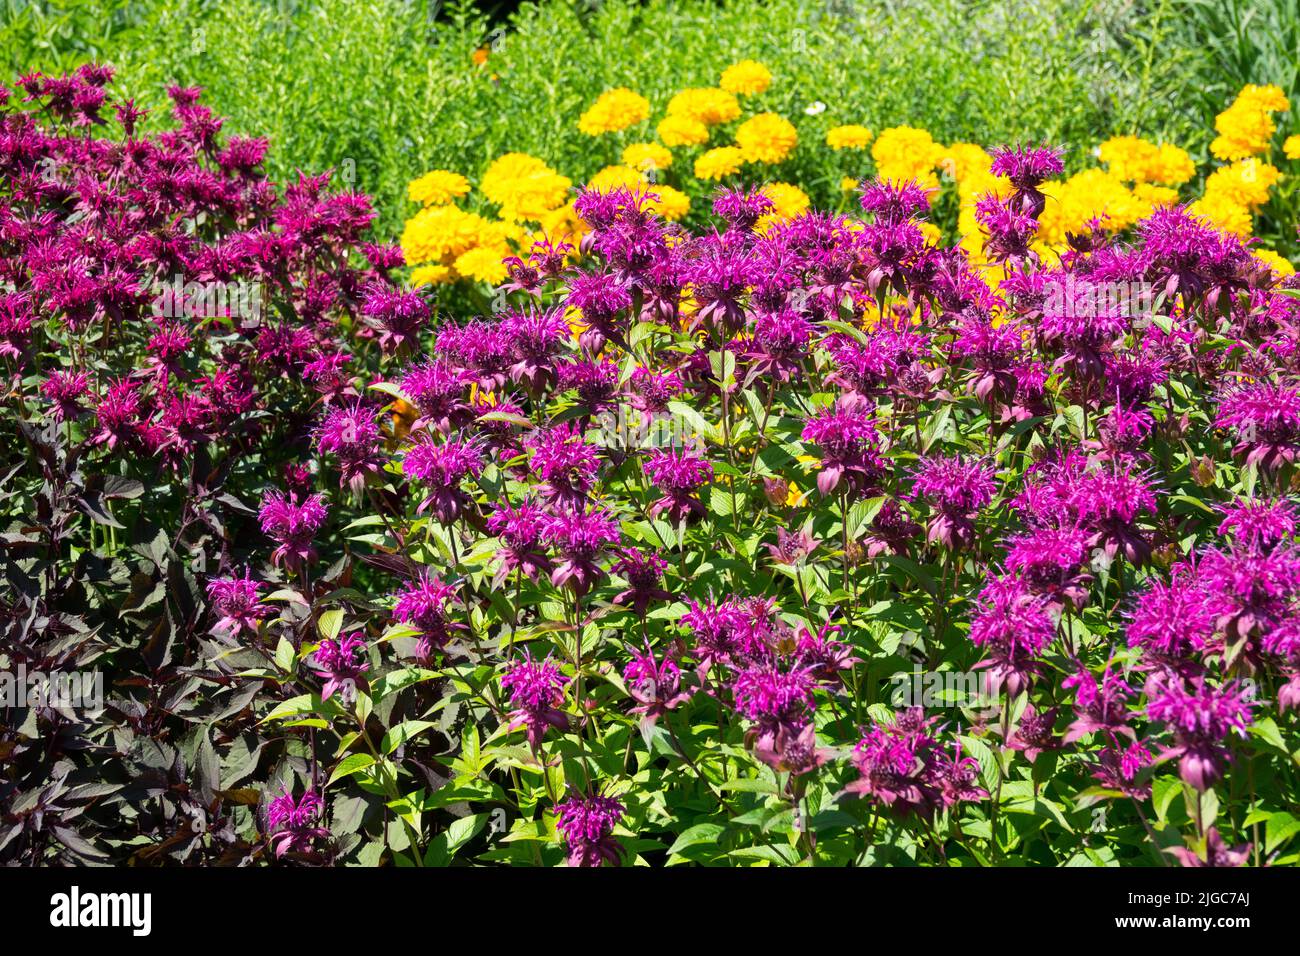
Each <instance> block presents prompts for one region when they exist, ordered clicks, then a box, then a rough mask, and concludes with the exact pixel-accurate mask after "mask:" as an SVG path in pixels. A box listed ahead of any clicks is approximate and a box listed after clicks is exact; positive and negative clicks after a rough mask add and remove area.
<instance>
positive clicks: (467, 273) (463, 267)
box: [453, 246, 509, 285]
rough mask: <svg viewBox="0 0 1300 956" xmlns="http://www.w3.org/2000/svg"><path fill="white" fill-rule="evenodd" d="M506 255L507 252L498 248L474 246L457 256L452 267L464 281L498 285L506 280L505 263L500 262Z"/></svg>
mask: <svg viewBox="0 0 1300 956" xmlns="http://www.w3.org/2000/svg"><path fill="white" fill-rule="evenodd" d="M507 255H509V251H508V250H502V248H501V247H500V246H475V247H474V248H473V249H470V250H468V251H467V252H465V253H462V254H461V255H459V256H457V257H456V262H455V263H454V266H453V267H454V268H455V270H456V272H457V274H458V275H461V276H463V277H464V278H466V279H472V280H474V281H475V282H486V283H487V284H488V285H498V284H500V283H501V282H504V281H505V278H506V274H507V273H506V267H505V263H503V262H502V261H501V260H502V259H503V258H504V257H505V256H507Z"/></svg>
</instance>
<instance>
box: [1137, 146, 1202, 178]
mask: <svg viewBox="0 0 1300 956" xmlns="http://www.w3.org/2000/svg"><path fill="white" fill-rule="evenodd" d="M1195 175H1196V164H1195V163H1194V162H1192V157H1191V156H1190V155H1189V154H1188V152H1187V150H1185V149H1183V148H1182V147H1181V146H1175V145H1173V144H1172V143H1161V144H1160V148H1159V150H1158V151H1157V155H1156V158H1155V161H1154V162H1153V163H1152V164H1151V166H1150V167H1149V168H1148V169H1147V179H1149V180H1150V181H1151V182H1153V183H1164V184H1165V185H1166V186H1181V185H1182V184H1183V183H1185V182H1187V181H1188V180H1190V179H1191V178H1192V177H1193V176H1195Z"/></svg>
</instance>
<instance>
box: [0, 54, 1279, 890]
mask: <svg viewBox="0 0 1300 956" xmlns="http://www.w3.org/2000/svg"><path fill="white" fill-rule="evenodd" d="M771 79H772V77H771V73H770V71H769V70H768V69H767V68H766V67H765V66H763V65H762V64H760V63H758V62H756V61H752V60H746V61H740V62H737V63H736V64H734V65H733V66H732V67H731V68H729V69H727V70H726V71H725V72H723V73H721V75H720V76H719V79H718V83H719V85H718V87H716V88H713V87H708V88H705V87H698V88H688V89H685V90H682V91H681V92H680V93H678V94H677V95H676V96H675V97H674V98H673V99H672V101H671V102H670V103H669V104H668V106H667V108H666V110H665V112H664V114H663V115H662V116H652V110H651V107H650V104H649V101H648V100H647V99H645V98H644V97H642V96H640V95H639V94H637V93H636V92H635V91H633V90H631V89H630V88H620V87H613V88H611V89H610V90H609V91H607V92H605V93H603V94H601V95H600V96H599V97H598V98H597V99H595V100H594V101H593V102H591V103H589V104H587V105H586V107H585V108H584V111H583V112H582V113H580V114H579V116H577V117H575V118H574V119H573V122H575V123H577V124H578V127H579V129H580V130H581V132H582V133H583V135H589V136H592V137H595V138H597V141H600V138H602V137H609V136H614V135H621V131H622V130H624V129H627V128H629V127H633V126H636V125H637V124H642V125H645V124H650V123H653V124H654V129H655V134H654V138H650V137H645V138H638V139H636V140H634V141H629V142H627V143H624V144H622V148H621V151H620V160H621V162H620V163H619V164H616V165H612V166H610V167H608V168H607V169H606V170H604V171H602V172H600V173H597V174H596V175H595V176H594V177H591V178H590V180H589V181H588V182H587V183H585V184H583V185H582V186H581V187H576V184H575V182H574V180H573V179H572V178H570V177H569V176H567V175H566V174H565V173H564V171H563V170H562V169H559V168H558V167H552V166H551V165H549V164H548V162H547V161H546V160H545V159H543V158H537V157H533V156H530V155H526V154H522V153H507V154H504V155H502V156H500V157H497V158H496V159H495V160H494V161H493V162H491V164H490V165H489V166H488V167H487V168H486V169H485V170H484V171H483V172H482V174H481V175H480V176H478V178H477V181H476V182H473V183H471V181H470V180H469V179H468V178H466V177H465V176H463V175H461V174H460V173H457V172H454V171H451V170H441V169H439V170H433V171H431V172H429V173H428V174H426V175H424V176H422V177H420V178H418V179H416V180H415V181H414V182H412V184H411V186H410V198H411V200H412V201H413V202H415V203H416V204H418V206H419V209H418V211H417V212H415V213H414V215H413V216H412V218H411V219H410V221H409V222H408V223H407V225H406V229H405V231H404V233H403V234H402V237H401V240H400V245H389V244H384V243H383V242H382V241H381V237H376V236H374V235H372V233H371V228H370V227H371V225H372V221H373V218H374V212H373V209H372V207H371V204H370V201H369V200H368V199H367V197H365V196H364V195H361V194H358V193H355V192H352V191H349V190H347V189H343V190H337V191H336V190H334V189H333V188H332V187H331V183H330V176H328V175H326V174H321V175H310V174H307V173H302V174H300V175H299V176H298V177H297V178H296V179H295V180H293V181H292V182H290V183H288V184H285V185H283V186H281V185H277V184H275V183H272V182H271V181H269V180H268V179H267V178H266V176H265V174H264V172H263V165H264V157H265V154H266V150H267V148H268V144H267V142H266V141H265V140H262V139H258V138H250V137H243V136H225V135H224V134H223V133H222V121H221V119H220V118H219V117H217V116H216V115H214V114H213V113H212V112H211V111H210V110H209V109H208V108H206V107H205V106H204V105H203V103H202V100H201V96H200V92H199V91H198V90H196V89H193V88H182V87H175V88H173V89H171V90H170V91H169V96H170V99H171V102H172V120H173V122H172V125H171V127H170V128H168V129H166V130H165V131H162V132H156V133H155V132H149V133H145V132H142V131H141V129H140V128H139V123H140V120H141V116H140V113H139V110H138V109H137V108H136V107H135V105H134V104H133V102H132V101H131V100H129V99H125V98H121V97H114V96H113V95H112V92H111V91H112V71H111V70H109V69H108V68H104V67H95V66H87V67H83V68H81V69H79V70H77V71H76V72H75V73H72V74H68V75H63V76H45V75H41V74H32V75H27V76H24V77H22V78H20V79H19V80H18V81H17V82H16V83H15V84H13V86H12V87H11V88H9V89H8V90H6V94H7V95H6V96H5V97H4V98H3V104H2V105H0V110H2V112H0V167H3V170H4V177H5V193H4V204H3V206H0V244H3V263H4V270H5V275H4V282H5V289H4V292H3V295H0V353H2V354H3V361H4V363H5V372H6V404H5V410H6V411H5V414H6V427H5V428H4V430H3V432H2V433H0V435H2V437H0V442H2V444H0V449H3V474H4V475H5V476H6V478H5V481H4V485H3V491H0V503H2V507H3V508H4V513H5V517H6V520H5V528H4V531H3V533H2V535H0V547H2V548H3V552H2V553H3V554H4V558H5V560H4V562H3V564H4V577H5V581H6V591H5V593H4V594H3V596H0V626H3V628H4V633H5V638H6V639H5V643H4V646H3V649H2V650H0V654H3V656H4V658H5V661H6V664H7V667H8V668H10V669H17V668H19V667H21V668H22V669H23V671H24V672H25V673H32V674H35V673H42V674H47V675H48V674H54V673H64V672H71V673H76V674H93V675H98V676H99V677H100V678H102V688H101V689H102V693H101V694H100V695H99V696H98V697H96V696H95V695H94V694H88V695H86V699H78V700H67V699H63V698H61V697H59V696H58V695H53V696H51V695H49V694H45V693H42V694H36V695H34V696H31V695H29V696H28V697H27V698H25V699H18V698H13V699H12V703H11V704H10V705H9V706H8V707H7V708H6V709H5V710H4V713H5V715H6V718H5V721H4V722H3V723H0V754H3V762H4V768H5V773H4V776H3V778H0V798H2V799H3V806H2V807H0V859H3V860H4V861H6V862H17V863H26V864H36V863H76V862H83V863H84V862H93V863H102V862H111V863H117V864H125V863H130V864H134V865H152V864H160V863H167V862H170V863H195V864H224V865H244V864H250V863H260V864H268V865H274V866H327V865H338V866H341V865H392V866H408V867H433V866H446V865H452V864H467V863H473V864H502V863H507V864H516V865H526V866H552V865H562V864H564V865H569V866H602V865H603V866H637V865H676V864H687V863H697V864H709V865H735V866H771V865H775V866H786V865H790V866H793V865H800V864H816V865H903V864H905V865H931V866H995V865H1042V866H1064V865H1097V866H1113V865H1135V866H1163V865H1179V864H1181V865H1184V866H1201V865H1240V864H1252V865H1294V863H1295V862H1296V856H1297V844H1296V842H1295V839H1294V837H1295V834H1296V832H1297V830H1300V823H1298V822H1297V819H1296V817H1295V816H1294V815H1293V812H1292V811H1293V809H1294V807H1295V806H1296V801H1297V791H1296V787H1297V782H1296V774H1295V765H1296V759H1295V758H1296V755H1297V754H1300V733H1298V731H1297V723H1296V722H1297V716H1296V712H1295V711H1296V707H1297V704H1300V630H1298V629H1297V628H1298V622H1300V617H1298V614H1300V551H1297V549H1296V545H1295V533H1296V526H1297V520H1298V518H1297V511H1296V506H1295V504H1294V501H1293V491H1294V487H1295V475H1296V456H1297V452H1298V451H1300V383H1298V381H1297V375H1296V373H1297V361H1298V359H1297V355H1298V354H1300V353H1298V352H1297V345H1298V343H1297V318H1300V316H1298V315H1297V310H1298V309H1300V303H1298V302H1297V298H1298V296H1300V292H1298V290H1300V282H1297V281H1296V280H1295V279H1294V277H1293V276H1292V275H1291V273H1292V271H1293V270H1292V269H1291V267H1290V265H1289V263H1287V261H1286V260H1285V259H1283V258H1282V257H1281V256H1280V255H1278V254H1276V253H1271V252H1269V251H1268V250H1265V249H1262V248H1261V247H1260V246H1259V244H1257V243H1256V242H1255V241H1254V240H1252V238H1251V230H1252V228H1253V219H1252V216H1253V214H1254V213H1255V212H1256V211H1257V210H1258V209H1259V208H1260V207H1262V206H1263V205H1264V203H1265V202H1266V201H1267V200H1268V198H1269V195H1270V190H1271V189H1273V188H1274V187H1275V186H1277V185H1278V183H1279V182H1280V177H1281V171H1280V170H1279V169H1278V168H1277V167H1276V166H1274V165H1272V163H1271V162H1269V160H1270V159H1272V158H1273V157H1272V154H1271V153H1270V151H1271V150H1272V149H1273V146H1274V140H1275V139H1282V140H1283V144H1282V145H1281V146H1280V147H1279V149H1280V151H1281V153H1282V155H1284V156H1288V157H1289V156H1291V154H1293V153H1295V152H1296V150H1294V149H1293V148H1292V147H1293V146H1294V145H1295V144H1294V143H1293V142H1292V141H1291V140H1289V139H1285V137H1284V134H1283V133H1279V131H1278V129H1277V126H1276V123H1275V120H1274V116H1275V114H1278V113H1280V112H1282V111H1284V110H1286V109H1287V108H1288V104H1287V103H1286V101H1285V96H1284V95H1283V93H1282V91H1280V90H1277V89H1276V88H1271V87H1263V86H1260V87H1247V88H1246V89H1244V90H1242V92H1241V94H1240V96H1238V97H1237V98H1236V100H1235V101H1234V102H1233V103H1231V104H1228V105H1227V108H1226V110H1225V112H1224V113H1223V114H1221V115H1220V116H1219V118H1218V122H1217V123H1216V130H1217V133H1218V138H1217V139H1216V140H1215V141H1214V145H1213V146H1212V152H1213V155H1214V156H1215V157H1217V159H1218V160H1219V161H1220V163H1221V165H1220V166H1218V167H1217V168H1216V169H1215V171H1213V172H1212V173H1210V174H1209V176H1208V177H1207V178H1206V180H1205V183H1204V187H1203V188H1202V189H1200V190H1199V195H1195V196H1193V195H1184V194H1182V193H1180V192H1179V188H1180V187H1182V186H1184V185H1185V184H1187V183H1190V182H1191V181H1192V180H1193V178H1194V175H1195V172H1196V170H1195V164H1194V163H1193V161H1192V159H1191V157H1190V154H1188V153H1187V152H1185V151H1183V150H1181V149H1179V148H1178V147H1176V146H1173V145H1171V144H1160V143H1153V142H1147V141H1144V140H1139V139H1137V138H1134V137H1123V136H1119V137H1112V138H1108V139H1105V140H1104V141H1102V142H1101V145H1100V147H1099V157H1098V160H1099V162H1100V164H1101V166H1100V167H1097V168H1089V169H1085V170H1081V171H1079V172H1076V173H1075V174H1073V175H1072V176H1069V177H1066V176H1065V175H1064V166H1063V163H1062V151H1061V150H1060V149H1058V148H1054V147H1051V146H1041V145H1026V144H1009V145H1000V144H988V146H987V147H985V146H977V145H973V144H968V143H965V144H964V143H957V144H952V145H950V146H943V145H942V144H939V143H937V142H935V141H934V139H933V138H932V137H931V136H930V134H928V133H926V132H925V131H923V130H921V129H918V128H913V127H905V126H895V127H888V128H885V129H883V130H881V131H880V132H878V133H873V131H871V130H868V129H866V128H865V127H860V126H857V125H845V124H838V125H835V126H833V127H828V128H827V129H825V130H824V131H822V132H821V134H820V137H819V139H818V140H817V141H816V143H815V144H813V143H812V142H810V141H809V140H808V139H807V137H806V135H805V129H804V128H802V127H801V126H800V125H798V124H796V123H794V122H792V121H791V120H790V119H789V118H786V117H783V116H781V115H779V114H777V113H775V112H773V111H768V110H761V111H747V110H746V109H745V107H744V105H743V104H744V100H745V98H746V97H748V96H754V95H758V94H760V93H762V91H763V89H764V88H765V86H766V84H767V83H769V82H770V81H771ZM701 131H702V132H701ZM719 131H722V132H724V133H725V135H721V134H720V132H719ZM810 148H817V149H826V150H831V151H833V152H834V153H835V156H836V159H835V161H836V162H838V163H842V164H843V170H842V172H843V174H844V175H845V176H847V177H849V178H852V179H853V183H852V187H851V188H848V185H847V184H846V188H844V189H843V190H842V192H843V193H844V196H845V201H844V202H843V203H842V204H841V205H840V207H839V208H838V209H835V210H823V209H817V208H815V206H814V204H813V203H812V202H811V200H810V199H809V198H808V196H807V194H806V193H805V192H804V191H803V190H802V188H801V186H800V185H799V184H798V183H790V182H780V181H776V182H769V181H768V180H769V179H770V178H771V177H769V176H768V175H767V173H768V172H769V171H770V168H772V167H776V166H778V165H779V164H780V163H781V162H783V161H784V160H785V159H786V158H787V157H788V156H789V155H790V153H791V152H792V151H793V150H796V149H810ZM868 155H870V156H871V158H872V163H873V164H874V171H873V174H872V175H871V176H865V175H858V172H859V170H860V167H858V163H859V160H860V161H861V162H862V163H863V164H865V163H866V156H868ZM1280 161H1281V160H1279V162H1280ZM1282 188H1284V187H1282ZM480 194H481V195H480ZM480 200H482V201H483V204H481V205H479V206H478V207H477V209H476V208H473V207H472V206H471V205H470V204H471V203H475V202H479V201H480ZM404 268H409V269H410V271H409V272H403V269H404ZM403 277H409V279H410V284H409V285H408V284H407V283H406V282H404V281H403ZM83 689H86V688H83ZM89 689H91V690H93V689H94V687H93V685H91V687H90V688H89Z"/></svg>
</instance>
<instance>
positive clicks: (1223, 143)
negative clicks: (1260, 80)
mask: <svg viewBox="0 0 1300 956" xmlns="http://www.w3.org/2000/svg"><path fill="white" fill-rule="evenodd" d="M1290 106H1291V104H1290V103H1289V102H1288V101H1287V98H1286V95H1285V94H1284V93H1283V92H1282V90H1281V88H1280V87H1277V86H1256V85H1254V84H1253V83H1249V84H1247V85H1246V86H1245V87H1243V88H1242V91H1241V92H1240V93H1238V94H1237V98H1236V99H1235V100H1233V101H1232V105H1231V106H1229V107H1228V108H1227V109H1226V110H1224V111H1223V112H1222V113H1220V114H1219V115H1218V116H1216V117H1215V119H1214V129H1215V131H1216V132H1217V133H1218V134H1219V135H1218V136H1216V137H1215V138H1214V141H1213V142H1211V143H1210V152H1211V153H1213V154H1214V155H1215V156H1217V157H1218V158H1219V159H1226V160H1237V159H1245V158H1247V157H1248V156H1255V155H1258V154H1259V153H1262V152H1264V151H1265V150H1267V149H1268V147H1269V143H1270V142H1271V141H1272V139H1273V133H1274V132H1275V131H1276V130H1277V126H1276V124H1274V122H1273V118H1272V117H1271V116H1270V115H1269V114H1270V113H1274V112H1277V111H1279V110H1285V109H1290Z"/></svg>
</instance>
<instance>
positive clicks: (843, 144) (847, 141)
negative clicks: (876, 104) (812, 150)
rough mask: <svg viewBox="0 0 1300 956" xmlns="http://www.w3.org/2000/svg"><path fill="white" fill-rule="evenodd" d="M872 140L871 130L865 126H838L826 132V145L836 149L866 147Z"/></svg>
mask: <svg viewBox="0 0 1300 956" xmlns="http://www.w3.org/2000/svg"><path fill="white" fill-rule="evenodd" d="M870 142H871V130H869V129H867V128H866V127H865V126H856V125H849V126H836V127H835V128H834V129H831V130H828V131H827V133H826V145H827V146H829V147H830V148H831V149H834V150H841V149H866V148H867V144H868V143H870Z"/></svg>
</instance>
